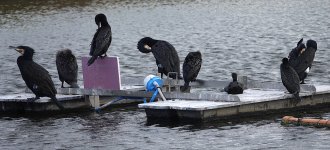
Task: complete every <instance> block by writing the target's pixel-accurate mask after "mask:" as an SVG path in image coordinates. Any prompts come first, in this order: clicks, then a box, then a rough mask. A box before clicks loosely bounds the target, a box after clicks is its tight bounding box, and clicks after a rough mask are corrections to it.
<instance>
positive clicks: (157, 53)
mask: <svg viewBox="0 0 330 150" xmlns="http://www.w3.org/2000/svg"><path fill="white" fill-rule="evenodd" d="M137 48H138V50H139V51H140V52H142V53H150V52H152V54H153V55H154V57H155V59H156V64H157V66H158V73H160V74H161V77H162V78H163V74H165V75H166V76H167V75H168V73H169V72H176V73H177V77H178V78H181V77H180V60H179V56H178V53H177V51H176V50H175V48H174V47H173V46H172V45H171V44H170V43H168V42H166V41H161V40H155V39H152V38H150V37H144V38H142V39H141V40H140V41H139V42H138V44H137ZM169 77H171V78H173V79H175V78H176V76H175V75H174V74H170V75H169Z"/></svg>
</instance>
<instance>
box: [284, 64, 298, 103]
mask: <svg viewBox="0 0 330 150" xmlns="http://www.w3.org/2000/svg"><path fill="white" fill-rule="evenodd" d="M280 70H281V79H282V83H283V85H284V86H285V88H286V89H287V90H288V91H289V93H291V94H293V95H294V97H295V98H296V99H297V100H299V101H301V98H300V97H299V92H300V83H299V82H300V81H299V76H298V74H297V72H296V71H295V70H294V69H293V68H292V67H291V66H290V64H289V60H288V58H283V59H282V64H281V66H280Z"/></svg>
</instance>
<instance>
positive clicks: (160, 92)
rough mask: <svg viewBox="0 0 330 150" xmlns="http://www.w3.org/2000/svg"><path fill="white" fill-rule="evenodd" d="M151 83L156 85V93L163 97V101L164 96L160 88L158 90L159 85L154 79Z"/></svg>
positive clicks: (164, 99)
mask: <svg viewBox="0 0 330 150" xmlns="http://www.w3.org/2000/svg"><path fill="white" fill-rule="evenodd" d="M153 84H154V85H155V86H156V87H157V90H158V93H159V95H160V97H161V98H162V99H163V101H166V98H165V96H164V94H163V92H162V90H160V87H159V85H158V83H157V82H156V81H154V83H153Z"/></svg>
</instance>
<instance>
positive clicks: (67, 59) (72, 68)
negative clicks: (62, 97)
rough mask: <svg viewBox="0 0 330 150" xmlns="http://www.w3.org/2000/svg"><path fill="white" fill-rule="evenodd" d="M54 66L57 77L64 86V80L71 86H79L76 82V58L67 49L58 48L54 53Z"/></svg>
mask: <svg viewBox="0 0 330 150" xmlns="http://www.w3.org/2000/svg"><path fill="white" fill-rule="evenodd" d="M56 67H57V72H58V77H59V79H60V81H61V82H62V86H61V87H62V88H64V86H63V84H64V81H65V82H66V83H68V84H70V87H71V88H79V86H78V84H77V76H78V65H77V59H76V57H75V56H74V55H73V54H72V51H71V50H69V49H64V50H59V51H58V52H57V54H56Z"/></svg>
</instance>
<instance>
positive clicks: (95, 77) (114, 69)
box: [82, 56, 121, 90]
mask: <svg viewBox="0 0 330 150" xmlns="http://www.w3.org/2000/svg"><path fill="white" fill-rule="evenodd" d="M89 58H90V57H82V69H83V78H84V88H85V89H109V90H120V88H121V79H120V68H119V58H118V57H113V56H111V57H105V58H103V59H101V58H97V59H96V60H95V61H94V63H93V64H91V65H90V66H88V65H87V62H88V60H89Z"/></svg>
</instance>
